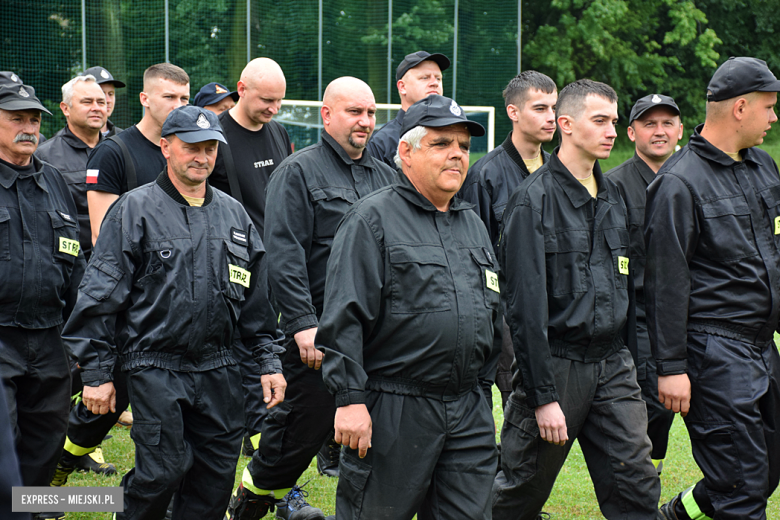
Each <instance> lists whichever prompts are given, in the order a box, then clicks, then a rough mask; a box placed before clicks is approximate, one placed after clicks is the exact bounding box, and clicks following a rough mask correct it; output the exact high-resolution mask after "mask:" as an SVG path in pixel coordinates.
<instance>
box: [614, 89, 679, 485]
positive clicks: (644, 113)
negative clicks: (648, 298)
mask: <svg viewBox="0 0 780 520" xmlns="http://www.w3.org/2000/svg"><path fill="white" fill-rule="evenodd" d="M627 132H628V138H629V139H631V141H632V142H634V143H635V144H636V153H635V154H634V157H632V158H631V159H629V160H627V161H626V162H624V163H623V164H621V165H620V166H617V167H615V168H613V169H612V170H610V171H608V172H607V177H608V178H609V180H611V181H612V182H614V183H615V184H616V185H617V187H618V191H620V195H621V196H622V197H623V200H624V201H625V203H626V208H627V209H628V239H629V248H628V249H629V251H628V258H629V259H630V265H631V269H630V272H631V278H632V279H633V283H634V293H635V295H636V300H635V302H634V304H633V305H630V306H629V310H628V322H627V334H626V336H627V338H626V339H627V341H626V343H627V346H628V350H630V351H631V354H632V355H633V356H634V364H635V365H636V370H637V380H638V382H639V386H640V387H642V399H644V400H645V404H647V435H648V436H649V437H650V442H651V443H652V444H653V451H652V458H653V464H654V465H655V467H656V469H657V470H658V474H659V475H660V474H661V471H662V470H663V461H664V457H666V449H667V447H668V444H669V429H670V428H671V427H672V422H673V421H674V413H672V412H671V411H669V410H667V409H666V408H664V405H663V404H661V402H660V401H659V400H658V375H657V374H656V366H655V359H654V358H653V353H652V352H651V350H650V337H649V336H648V335H647V319H646V316H645V293H644V277H645V237H644V235H643V233H642V228H643V226H644V223H645V197H646V196H645V191H646V190H647V186H648V184H650V183H651V182H652V181H653V179H654V178H655V175H656V174H657V173H658V170H659V169H660V168H661V166H663V164H664V163H665V162H666V160H667V159H668V158H669V157H671V156H672V154H673V153H674V150H675V147H676V146H677V141H679V140H680V139H681V138H682V133H683V125H682V123H681V122H680V109H679V108H678V107H677V104H676V103H675V102H674V99H672V98H670V97H669V96H664V95H663V94H650V95H648V96H645V97H643V98H641V99H640V100H639V101H637V102H636V103H635V104H634V107H633V108H632V109H631V114H630V115H629V118H628V130H627Z"/></svg>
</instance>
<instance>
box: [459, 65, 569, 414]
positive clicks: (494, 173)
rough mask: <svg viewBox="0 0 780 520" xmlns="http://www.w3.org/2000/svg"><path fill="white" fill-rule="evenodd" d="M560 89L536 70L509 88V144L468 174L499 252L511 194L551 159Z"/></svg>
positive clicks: (468, 195)
mask: <svg viewBox="0 0 780 520" xmlns="http://www.w3.org/2000/svg"><path fill="white" fill-rule="evenodd" d="M557 100H558V90H557V88H556V86H555V83H554V82H553V80H551V79H550V78H549V77H547V76H545V75H544V74H542V73H540V72H536V71H535V70H526V71H524V72H522V73H520V74H518V75H517V76H515V77H514V78H512V80H511V81H510V82H509V85H507V87H506V88H505V89H504V102H505V104H506V113H507V116H508V117H509V119H510V120H511V121H512V131H511V132H509V135H508V136H507V137H506V140H505V141H504V142H503V143H502V144H500V145H498V146H497V147H495V148H494V149H493V150H491V151H490V153H488V154H487V155H486V156H484V157H483V158H481V159H480V160H478V161H477V162H476V163H474V165H473V166H472V167H471V168H469V175H468V177H466V182H464V183H463V188H461V190H460V192H458V196H459V197H461V198H462V199H464V200H466V201H467V202H470V203H471V204H473V205H474V211H476V212H477V215H479V218H480V219H482V222H483V223H484V224H485V227H486V228H487V231H488V236H489V237H490V242H491V243H492V244H493V248H494V250H495V249H497V247H496V245H497V244H498V234H499V226H500V225H501V217H502V215H503V213H504V208H505V207H506V202H507V200H508V199H509V195H510V194H511V193H512V192H513V191H514V190H515V188H517V187H518V186H519V185H520V183H521V182H522V181H523V179H525V178H526V177H528V175H529V174H531V173H533V172H535V171H536V170H538V169H539V168H540V167H541V166H542V165H543V164H544V163H546V162H547V160H548V159H549V157H550V154H549V153H547V152H545V151H544V150H543V149H542V143H548V142H550V141H552V138H553V135H554V134H555V103H556V101H557ZM502 322H503V323H502V327H500V328H499V327H496V331H495V334H496V337H495V341H496V342H497V343H500V344H501V345H502V349H501V357H500V358H499V360H498V372H497V373H496V386H497V387H498V389H499V391H500V392H501V402H502V406H506V401H507V399H509V394H511V393H512V362H513V361H514V358H515V354H514V350H513V349H512V341H511V338H510V337H509V330H508V328H507V325H506V321H505V320H502Z"/></svg>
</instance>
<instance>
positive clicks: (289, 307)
mask: <svg viewBox="0 0 780 520" xmlns="http://www.w3.org/2000/svg"><path fill="white" fill-rule="evenodd" d="M395 179H396V172H395V171H394V170H391V169H390V168H389V167H388V166H387V165H385V164H382V162H381V161H378V160H376V159H374V158H373V157H371V155H369V154H368V153H366V152H365V151H364V152H363V155H362V156H361V158H360V159H358V160H357V161H353V160H352V159H351V158H350V157H349V155H347V152H345V151H344V149H343V148H342V147H341V145H339V144H338V143H337V142H336V140H335V139H333V138H332V137H331V136H330V135H329V134H328V133H327V132H323V133H322V139H321V140H320V142H318V143H316V144H313V145H311V146H308V147H306V148H304V149H303V150H301V151H299V152H296V153H294V154H293V155H291V156H289V157H288V158H287V159H285V160H284V161H283V162H282V164H280V165H279V167H278V168H277V169H276V170H275V171H274V173H273V174H272V175H271V180H270V182H269V184H268V194H267V196H266V210H265V240H264V242H265V245H266V248H267V250H268V280H269V282H270V286H271V295H272V298H273V302H274V307H275V308H276V310H277V311H279V312H280V313H281V320H280V323H281V326H282V330H283V331H284V333H285V334H286V335H287V336H289V337H291V336H292V335H293V334H295V333H296V332H299V331H301V330H305V329H310V328H312V327H316V326H317V323H318V318H319V316H320V315H321V314H322V304H323V298H324V294H325V270H326V267H327V262H328V256H329V255H330V248H331V246H332V244H333V236H334V235H335V234H336V226H338V223H339V222H340V221H341V218H342V217H343V216H344V214H345V213H346V212H347V211H348V210H349V209H350V208H351V207H352V205H353V204H355V203H356V202H357V201H358V199H359V198H361V197H365V196H366V195H368V194H369V193H371V192H373V191H375V190H377V189H379V188H381V187H383V186H387V185H388V184H390V183H391V182H393V181H394V180H395Z"/></svg>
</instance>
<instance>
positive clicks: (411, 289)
mask: <svg viewBox="0 0 780 520" xmlns="http://www.w3.org/2000/svg"><path fill="white" fill-rule="evenodd" d="M388 251H389V256H390V290H391V304H390V305H391V307H390V312H392V313H393V314H420V313H429V312H440V311H446V310H449V309H450V302H449V296H450V295H452V293H453V291H452V279H451V277H450V272H449V269H448V268H447V260H446V257H445V255H444V249H442V248H441V247H438V246H407V245H397V246H390V247H389V248H388Z"/></svg>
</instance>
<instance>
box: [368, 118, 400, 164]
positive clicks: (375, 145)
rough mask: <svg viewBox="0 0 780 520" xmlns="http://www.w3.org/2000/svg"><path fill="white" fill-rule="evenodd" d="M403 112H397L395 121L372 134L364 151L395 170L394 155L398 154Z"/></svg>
mask: <svg viewBox="0 0 780 520" xmlns="http://www.w3.org/2000/svg"><path fill="white" fill-rule="evenodd" d="M405 114H406V112H405V111H403V110H399V111H398V114H396V116H395V119H393V120H392V121H389V122H388V123H387V124H386V125H384V126H383V127H382V128H380V129H379V130H377V131H376V132H374V135H372V136H371V139H370V140H369V141H368V146H367V147H366V149H367V150H368V153H370V154H371V156H372V157H374V158H375V159H378V160H380V161H382V162H383V163H385V164H386V165H388V166H389V167H391V168H392V169H394V170H395V169H396V168H397V166H396V164H395V154H396V153H397V152H398V142H399V141H400V140H401V125H402V123H403V122H404V115H405Z"/></svg>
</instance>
